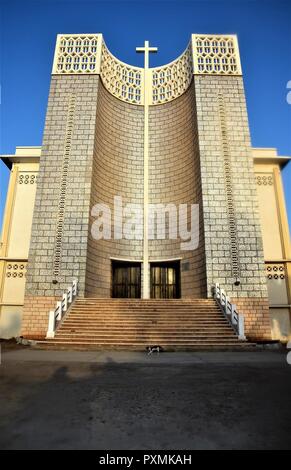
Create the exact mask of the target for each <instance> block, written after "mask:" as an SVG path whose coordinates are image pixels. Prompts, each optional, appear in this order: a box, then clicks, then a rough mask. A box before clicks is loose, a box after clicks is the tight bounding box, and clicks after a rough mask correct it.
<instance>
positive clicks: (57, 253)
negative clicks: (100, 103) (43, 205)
mask: <svg viewBox="0 0 291 470" xmlns="http://www.w3.org/2000/svg"><path fill="white" fill-rule="evenodd" d="M75 101H76V97H75V95H74V94H71V96H70V98H69V102H68V112H67V125H66V134H65V144H64V154H63V167H62V176H61V187H60V194H59V206H58V219H57V227H56V238H55V248H54V276H56V277H57V276H58V275H59V273H60V263H61V249H62V236H63V225H64V216H65V204H66V189H67V177H68V170H69V161H70V153H71V140H72V132H73V125H74V114H75Z"/></svg>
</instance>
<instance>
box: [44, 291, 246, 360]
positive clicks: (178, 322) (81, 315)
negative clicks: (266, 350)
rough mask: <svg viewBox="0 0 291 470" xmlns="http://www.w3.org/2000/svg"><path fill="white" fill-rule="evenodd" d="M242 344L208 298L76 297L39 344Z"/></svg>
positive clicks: (220, 346)
mask: <svg viewBox="0 0 291 470" xmlns="http://www.w3.org/2000/svg"><path fill="white" fill-rule="evenodd" d="M149 345H160V346H162V347H163V348H164V349H165V350H168V351H175V350H181V351H186V350H199V349H202V350H203V349H204V350H208V349H216V350H217V349H221V350H224V349H242V348H245V347H247V346H250V345H249V343H246V342H243V341H239V340H238V338H237V335H236V334H235V332H234V330H233V329H232V327H231V326H230V325H229V323H228V322H227V320H226V319H225V318H224V316H223V315H222V313H221V311H220V309H219V307H218V306H217V304H216V303H215V301H214V300H212V299H175V300H155V299H151V300H141V299H100V298H99V299H97V298H86V299H77V300H76V301H75V302H74V304H73V305H72V307H71V308H70V310H69V311H68V313H67V315H66V316H65V318H64V319H63V321H62V323H61V324H60V325H59V327H58V328H57V330H56V333H55V338H54V339H51V340H46V341H38V343H37V347H40V348H46V349H47V348H54V349H85V350H88V349H124V350H145V348H146V347H147V346H149Z"/></svg>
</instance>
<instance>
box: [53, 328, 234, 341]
mask: <svg viewBox="0 0 291 470" xmlns="http://www.w3.org/2000/svg"><path fill="white" fill-rule="evenodd" d="M64 336H66V337H70V338H76V337H78V336H81V337H83V338H88V339H89V338H92V339H94V338H95V339H98V338H99V339H100V338H108V337H109V338H114V339H116V338H127V339H134V338H139V339H141V338H145V339H147V338H154V337H155V338H164V339H165V340H166V339H169V340H170V339H171V338H175V340H176V339H179V338H180V339H186V340H187V339H195V340H196V339H204V338H213V339H218V340H219V339H220V338H236V335H235V333H234V332H231V331H230V332H228V333H223V334H219V333H211V332H209V333H195V334H191V333H190V332H189V333H187V332H183V333H181V332H177V333H175V334H174V335H173V333H171V332H157V331H149V332H128V331H127V330H125V331H123V332H122V331H121V332H114V333H113V332H112V331H110V332H109V331H108V332H94V333H88V332H83V331H78V332H76V331H74V332H72V331H60V332H57V333H56V335H55V338H60V337H64Z"/></svg>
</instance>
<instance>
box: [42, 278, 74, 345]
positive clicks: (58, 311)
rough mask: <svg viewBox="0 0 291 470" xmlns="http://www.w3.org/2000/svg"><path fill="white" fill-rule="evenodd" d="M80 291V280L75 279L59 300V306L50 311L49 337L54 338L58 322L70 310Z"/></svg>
mask: <svg viewBox="0 0 291 470" xmlns="http://www.w3.org/2000/svg"><path fill="white" fill-rule="evenodd" d="M77 292H78V281H77V280H74V281H73V283H72V285H71V286H70V287H69V288H68V289H67V290H66V292H64V294H63V297H62V300H60V301H59V302H57V306H56V308H55V309H54V310H51V311H50V313H49V321H48V329H47V333H46V337H47V338H54V337H55V331H56V327H57V324H58V322H60V321H61V320H62V318H63V316H64V315H65V313H66V311H67V310H68V308H69V306H70V305H71V303H72V302H73V301H74V300H75V297H76V296H77Z"/></svg>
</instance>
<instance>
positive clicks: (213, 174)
mask: <svg viewBox="0 0 291 470" xmlns="http://www.w3.org/2000/svg"><path fill="white" fill-rule="evenodd" d="M116 196H119V197H122V201H123V204H126V203H136V204H140V205H141V206H142V207H143V208H146V207H147V205H148V204H165V205H166V204H174V205H176V206H177V205H179V204H198V205H199V221H200V223H199V244H198V247H197V248H196V249H195V250H184V251H181V244H180V243H181V239H180V238H179V237H178V238H177V239H170V238H166V239H163V240H161V239H158V240H157V239H153V240H152V239H150V237H148V236H147V235H146V236H145V233H146V232H145V224H144V222H145V218H143V219H142V223H141V233H142V234H143V236H142V237H141V238H139V239H134V240H132V239H131V240H130V239H127V238H124V237H123V238H116V237H115V238H114V237H112V238H111V239H109V240H108V239H102V240H95V239H94V238H93V236H92V233H91V228H92V224H93V222H94V220H95V215H96V214H94V211H92V208H93V207H94V205H95V204H96V203H104V204H106V205H107V206H108V207H110V208H111V209H112V210H113V201H114V197H116ZM145 213H146V212H144V214H145ZM143 217H145V215H143ZM169 262H170V263H173V262H174V263H176V266H177V271H175V272H176V275H177V276H178V277H179V286H180V287H179V295H180V296H181V297H182V298H187V297H192V298H195V297H197V298H201V297H210V296H211V295H212V294H211V289H212V286H213V284H214V283H217V282H218V283H220V284H221V286H222V287H223V288H224V289H226V291H227V293H228V295H229V296H230V297H231V299H232V300H234V301H235V303H236V304H237V306H238V307H239V308H240V310H241V311H242V312H243V313H244V314H245V326H246V334H247V336H248V337H249V338H251V339H264V338H269V337H270V324H269V313H268V297H267V289H266V281H265V273H264V261H263V251H262V238H261V232H260V223H259V219H258V211H257V194H256V187H255V179H254V172H253V160H252V154H251V143H250V135H249V126H248V117H247V110H246V103H245V95H244V88H243V78H242V71H241V65H240V57H239V50H238V44H237V38H236V36H234V35H221V36H217V35H195V34H193V35H192V37H191V40H190V43H189V45H188V47H187V49H186V50H185V52H184V53H183V54H182V55H181V56H180V57H178V59H176V60H175V61H173V62H171V63H169V64H167V65H164V66H161V67H156V68H146V67H145V68H138V67H133V66H130V65H127V64H125V63H123V62H120V61H119V60H118V59H117V58H115V57H114V56H113V55H112V54H111V53H110V52H109V50H108V49H107V47H106V45H105V43H104V41H103V38H102V35H101V34H90V35H86V34H84V35H58V38H57V44H56V51H55V58H54V64H53V70H52V79H51V87H50V94H49V100H48V108H47V116H46V123H45V130H44V136H43V146H42V153H41V160H40V170H39V178H38V186H37V192H36V199H35V208H34V215H33V223H32V234H31V243H30V252H29V262H28V270H27V282H26V292H25V303H24V314H23V326H22V334H23V335H29V336H30V337H43V336H44V335H45V333H46V329H47V321H48V312H49V310H50V309H51V308H52V307H53V306H54V305H55V302H56V300H58V299H59V297H60V295H61V294H62V292H63V290H64V289H65V288H67V287H68V285H70V284H71V282H72V280H74V279H78V282H79V296H81V297H82V296H83V297H108V298H109V297H111V296H112V292H113V290H112V289H113V286H112V282H113V281H112V279H113V278H112V269H113V266H115V264H114V263H121V264H122V263H129V264H130V263H131V264H132V265H136V266H140V272H141V291H140V292H141V293H140V295H141V297H145V298H147V297H149V296H151V295H152V292H153V291H152V287H151V285H150V283H151V282H152V277H151V276H152V274H151V273H152V271H151V270H152V269H154V268H155V267H158V266H159V265H160V264H161V263H169Z"/></svg>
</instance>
